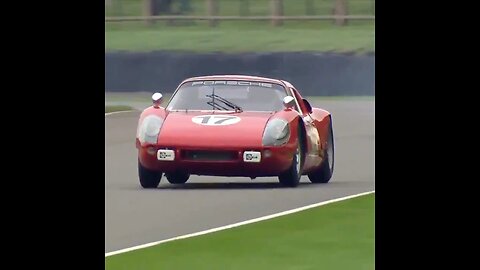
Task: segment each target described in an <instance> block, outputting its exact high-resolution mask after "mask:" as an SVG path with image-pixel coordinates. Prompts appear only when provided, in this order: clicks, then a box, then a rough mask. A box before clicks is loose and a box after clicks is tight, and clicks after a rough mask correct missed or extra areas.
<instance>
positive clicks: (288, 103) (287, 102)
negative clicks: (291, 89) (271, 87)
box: [283, 96, 295, 109]
mask: <svg viewBox="0 0 480 270" xmlns="http://www.w3.org/2000/svg"><path fill="white" fill-rule="evenodd" d="M283 106H285V108H287V109H291V108H293V107H295V99H294V98H293V97H292V96H286V97H284V98H283Z"/></svg>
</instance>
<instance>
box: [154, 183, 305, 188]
mask: <svg viewBox="0 0 480 270" xmlns="http://www.w3.org/2000/svg"><path fill="white" fill-rule="evenodd" d="M309 185H312V183H300V184H299V185H298V187H296V188H299V187H301V186H309ZM286 188H291V187H285V186H282V185H280V184H279V183H274V182H255V183H249V182H244V183H185V184H180V185H175V184H163V185H160V186H159V187H158V189H286Z"/></svg>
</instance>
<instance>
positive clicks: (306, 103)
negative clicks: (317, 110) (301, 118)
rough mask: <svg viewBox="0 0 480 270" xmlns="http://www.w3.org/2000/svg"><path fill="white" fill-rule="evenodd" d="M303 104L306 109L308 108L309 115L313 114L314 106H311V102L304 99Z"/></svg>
mask: <svg viewBox="0 0 480 270" xmlns="http://www.w3.org/2000/svg"><path fill="white" fill-rule="evenodd" d="M303 104H305V107H306V108H307V112H308V113H312V111H313V110H312V105H310V102H308V100H306V99H303Z"/></svg>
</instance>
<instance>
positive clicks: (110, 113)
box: [105, 110, 135, 116]
mask: <svg viewBox="0 0 480 270" xmlns="http://www.w3.org/2000/svg"><path fill="white" fill-rule="evenodd" d="M134 111H135V110H129V111H117V112H109V113H105V116H107V115H112V114H117V113H125V112H134Z"/></svg>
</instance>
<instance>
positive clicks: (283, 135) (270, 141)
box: [262, 118, 290, 145]
mask: <svg viewBox="0 0 480 270" xmlns="http://www.w3.org/2000/svg"><path fill="white" fill-rule="evenodd" d="M289 139H290V126H289V125H288V122H287V121H285V120H283V119H278V118H276V119H272V120H270V121H268V123H267V126H266V127H265V131H264V132H263V139H262V144H263V145H282V144H285V143H287V142H288V140H289Z"/></svg>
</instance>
